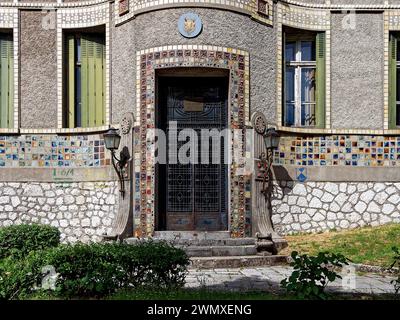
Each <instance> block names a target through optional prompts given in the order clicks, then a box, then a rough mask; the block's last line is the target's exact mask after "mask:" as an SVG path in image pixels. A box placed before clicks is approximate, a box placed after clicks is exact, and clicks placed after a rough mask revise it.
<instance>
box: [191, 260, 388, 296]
mask: <svg viewBox="0 0 400 320" xmlns="http://www.w3.org/2000/svg"><path fill="white" fill-rule="evenodd" d="M291 272H292V268H291V267H289V266H270V267H254V268H240V269H190V270H189V274H188V276H187V277H186V287H187V288H200V287H206V288H208V289H211V290H230V291H235V290H236V291H268V292H275V293H278V292H280V291H281V290H282V289H281V288H280V282H281V280H282V279H284V278H287V277H288V276H289V275H290V274H291ZM342 277H343V280H342V279H338V280H336V281H335V282H333V283H331V284H329V285H328V288H327V290H328V291H331V292H338V293H339V292H340V293H364V294H384V293H394V288H393V285H392V284H391V283H390V281H391V280H393V279H394V277H393V276H387V275H378V274H365V275H357V274H356V273H354V272H353V273H352V272H351V273H347V274H342Z"/></svg>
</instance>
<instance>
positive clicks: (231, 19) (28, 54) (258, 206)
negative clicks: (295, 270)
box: [0, 0, 400, 242]
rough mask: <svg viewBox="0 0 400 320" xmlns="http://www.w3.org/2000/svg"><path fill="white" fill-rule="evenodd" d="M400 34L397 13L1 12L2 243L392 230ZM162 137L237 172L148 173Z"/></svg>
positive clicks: (70, 8) (90, 2)
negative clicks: (121, 161)
mask: <svg viewBox="0 0 400 320" xmlns="http://www.w3.org/2000/svg"><path fill="white" fill-rule="evenodd" d="M398 32H400V0H352V1H348V0H298V1H294V0H279V1H275V0H274V1H272V0H232V1H225V0H190V1H187V0H170V1H163V0H159V1H158V0H157V1H147V0H129V1H128V0H115V1H107V0H87V1H75V0H68V1H67V0H64V1H56V0H53V1H51V0H48V1H44V0H43V1H33V0H30V1H29V0H19V1H12V0H9V1H5V0H3V1H1V2H0V50H1V65H0V67H1V71H0V78H1V87H0V88H1V90H0V91H1V92H0V225H1V226H7V225H10V224H18V223H44V224H51V225H53V226H56V227H59V228H60V230H61V231H62V237H63V240H64V241H70V242H74V241H78V240H79V241H99V240H101V239H102V238H103V236H104V235H105V234H108V235H110V236H114V235H115V236H121V235H122V236H137V237H148V236H157V235H160V232H163V231H193V232H198V231H207V232H209V233H210V234H212V233H213V234H215V235H218V233H219V232H229V234H230V236H231V237H233V238H242V237H252V236H255V235H256V234H257V233H258V234H261V235H263V234H266V233H267V232H269V231H272V230H274V231H275V232H276V233H277V234H281V235H284V234H289V233H295V232H318V231H324V230H329V229H347V228H355V227H360V226H366V225H372V226H376V225H380V224H385V223H389V222H400V212H399V209H400V196H399V191H400V173H399V172H400V171H399V170H398V167H399V166H400V129H399V126H400V116H399V115H400V109H399V108H398V105H400V102H399V101H400V99H398V98H397V97H398V94H397V92H400V91H398V90H397V89H398V88H397V87H398V85H399V83H400V82H399V81H397V74H398V71H397V70H400V69H398V65H399V66H400V64H399V63H398V60H399V59H400V58H399V57H400V54H398V52H397V39H398V36H399V35H400V33H398ZM172 124H175V126H176V129H177V132H181V131H182V130H183V129H185V128H191V129H193V130H194V131H193V132H199V131H200V130H202V129H215V128H217V129H221V130H227V131H229V132H230V133H231V135H229V138H228V140H227V141H228V142H229V143H230V144H231V146H232V150H231V151H230V152H231V153H232V154H234V156H233V157H232V159H233V160H232V161H231V162H229V163H228V164H223V163H222V162H221V163H220V164H215V165H214V164H211V165H209V164H199V165H191V164H189V165H180V164H177V165H176V164H166V165H165V164H164V165H160V164H158V163H157V161H156V160H157V157H158V155H157V151H156V149H157V143H158V142H159V141H160V140H159V139H160V138H158V139H156V137H155V134H154V133H155V130H154V129H162V130H163V131H164V132H170V131H171V130H172V129H173V128H172V127H171V125H172ZM110 127H115V128H118V129H119V132H120V135H121V136H122V138H121V148H122V147H126V149H127V150H128V152H129V158H130V159H129V161H128V164H127V166H126V167H125V168H124V170H123V180H124V186H125V189H126V192H125V194H124V195H122V194H121V193H120V192H119V190H120V183H119V181H118V177H117V175H116V174H115V170H114V168H113V166H112V159H111V154H110V152H109V151H108V150H107V149H106V148H105V145H104V139H103V134H104V133H105V132H106V131H107V130H108V129H109V128H110ZM268 127H274V128H276V130H277V131H278V132H279V135H280V142H279V148H278V149H277V150H275V151H274V153H273V167H272V172H273V183H272V186H271V188H270V190H269V191H270V195H269V196H268V197H266V195H265V193H262V192H261V191H262V190H263V188H264V187H263V184H264V182H263V179H260V172H259V171H260V170H259V169H258V165H259V163H260V162H259V158H260V155H261V154H262V153H263V152H264V153H265V152H266V151H265V149H264V148H265V147H264V146H263V143H262V134H263V132H264V131H265V129H266V128H268ZM167 139H172V138H171V137H170V136H167ZM118 155H119V153H118V152H117V156H118ZM235 155H236V156H235ZM219 156H221V157H222V158H224V157H226V156H227V153H226V152H225V153H224V152H223V151H221V153H220V155H219ZM243 159H244V161H242V160H243Z"/></svg>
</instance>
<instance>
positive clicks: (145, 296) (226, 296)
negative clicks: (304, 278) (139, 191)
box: [26, 289, 398, 301]
mask: <svg viewBox="0 0 400 320" xmlns="http://www.w3.org/2000/svg"><path fill="white" fill-rule="evenodd" d="M87 299H90V300H98V299H99V298H94V297H91V298H88V297H76V298H73V299H72V300H87ZM329 299H330V300H397V299H398V297H396V296H395V295H387V294H385V295H370V294H357V295H354V294H347V295H343V294H335V295H332V296H331V297H330V298H329ZM26 300H63V298H62V297H55V296H53V295H51V294H49V293H36V294H33V295H31V296H29V297H26ZM100 300H229V301H235V300H241V301H243V300H298V298H296V297H295V296H292V295H287V294H285V293H280V294H274V293H269V292H261V291H255V292H239V291H234V292H233V291H214V290H208V289H177V290H159V289H153V290H150V289H147V290H144V289H136V290H134V289H132V290H122V291H118V292H117V293H114V294H112V295H110V296H108V297H103V298H100Z"/></svg>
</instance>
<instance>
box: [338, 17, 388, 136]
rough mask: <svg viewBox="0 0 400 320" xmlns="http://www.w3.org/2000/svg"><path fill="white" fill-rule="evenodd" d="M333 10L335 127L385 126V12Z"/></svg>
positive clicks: (376, 127)
mask: <svg viewBox="0 0 400 320" xmlns="http://www.w3.org/2000/svg"><path fill="white" fill-rule="evenodd" d="M343 18H344V15H343V14H332V36H331V38H332V42H331V77H332V84H331V86H332V128H333V129H345V128H346V129H350V128H351V129H383V65H384V60H383V59H384V58H383V41H384V40H383V15H382V14H373V13H368V14H362V13H358V14H357V15H356V19H355V24H354V28H343V24H342V22H343Z"/></svg>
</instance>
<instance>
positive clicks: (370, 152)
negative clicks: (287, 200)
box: [274, 135, 400, 167]
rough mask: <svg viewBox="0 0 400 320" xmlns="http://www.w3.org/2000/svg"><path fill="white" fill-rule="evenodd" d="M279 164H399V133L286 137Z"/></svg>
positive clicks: (278, 155) (277, 159) (276, 158)
mask: <svg viewBox="0 0 400 320" xmlns="http://www.w3.org/2000/svg"><path fill="white" fill-rule="evenodd" d="M274 163H275V164H276V165H295V166H352V167H399V166H400V137H399V136H369V135H366V136H360V135H332V136H317V137H316V136H304V137H295V136H284V137H282V138H281V141H280V146H279V149H278V150H277V151H275V153H274Z"/></svg>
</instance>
